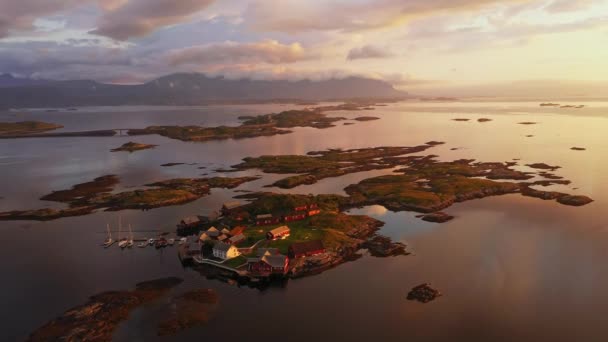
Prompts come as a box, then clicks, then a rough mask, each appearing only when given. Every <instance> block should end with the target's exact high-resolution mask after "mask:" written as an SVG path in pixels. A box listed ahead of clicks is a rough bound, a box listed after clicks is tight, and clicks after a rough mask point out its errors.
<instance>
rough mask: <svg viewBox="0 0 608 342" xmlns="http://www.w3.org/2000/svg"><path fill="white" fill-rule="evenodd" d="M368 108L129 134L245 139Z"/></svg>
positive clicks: (348, 106)
mask: <svg viewBox="0 0 608 342" xmlns="http://www.w3.org/2000/svg"><path fill="white" fill-rule="evenodd" d="M365 107H367V104H365V103H345V104H341V105H337V106H323V107H315V108H311V109H303V110H288V111H283V112H280V113H277V114H265V115H258V116H241V117H239V119H240V120H241V121H242V123H241V125H239V126H219V127H202V126H150V127H146V128H143V129H131V130H129V131H128V134H129V135H133V136H135V135H146V134H158V135H161V136H164V137H167V138H171V139H177V140H182V141H208V140H223V139H244V138H254V137H262V136H274V135H280V134H289V133H292V131H291V130H289V129H290V128H295V127H312V128H318V129H324V128H330V127H334V126H335V123H336V122H338V121H343V120H346V118H343V117H330V116H327V115H326V114H324V112H328V111H344V110H347V111H358V110H362V109H363V108H365Z"/></svg>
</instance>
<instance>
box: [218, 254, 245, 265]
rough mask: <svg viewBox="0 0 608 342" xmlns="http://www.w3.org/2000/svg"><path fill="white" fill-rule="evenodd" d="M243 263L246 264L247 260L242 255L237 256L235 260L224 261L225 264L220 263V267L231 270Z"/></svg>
mask: <svg viewBox="0 0 608 342" xmlns="http://www.w3.org/2000/svg"><path fill="white" fill-rule="evenodd" d="M245 263H247V258H246V257H244V256H243V255H239V256H238V257H236V258H232V259H229V260H226V261H225V262H223V263H222V265H224V266H228V267H232V268H237V267H239V266H242V265H243V264H245Z"/></svg>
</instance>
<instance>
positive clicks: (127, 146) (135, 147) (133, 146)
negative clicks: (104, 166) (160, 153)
mask: <svg viewBox="0 0 608 342" xmlns="http://www.w3.org/2000/svg"><path fill="white" fill-rule="evenodd" d="M156 146H157V145H148V144H140V143H136V142H133V141H129V142H127V143H124V144H122V146H120V147H117V148H114V149H112V150H110V151H111V152H122V151H124V152H135V151H141V150H148V149H151V148H155V147H156Z"/></svg>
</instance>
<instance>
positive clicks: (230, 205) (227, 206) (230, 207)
mask: <svg viewBox="0 0 608 342" xmlns="http://www.w3.org/2000/svg"><path fill="white" fill-rule="evenodd" d="M240 206H241V202H239V201H230V202H226V203H224V204H223V205H222V214H224V215H228V214H230V213H231V212H232V211H234V209H236V208H238V207H240Z"/></svg>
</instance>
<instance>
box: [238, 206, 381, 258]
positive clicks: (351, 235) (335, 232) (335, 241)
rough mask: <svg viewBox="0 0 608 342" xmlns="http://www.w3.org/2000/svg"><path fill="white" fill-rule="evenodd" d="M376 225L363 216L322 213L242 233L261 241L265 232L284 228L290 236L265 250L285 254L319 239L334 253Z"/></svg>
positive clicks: (373, 221) (370, 230)
mask: <svg viewBox="0 0 608 342" xmlns="http://www.w3.org/2000/svg"><path fill="white" fill-rule="evenodd" d="M380 224H381V223H380V222H379V221H377V220H374V219H372V218H370V217H367V216H355V215H347V214H344V213H340V212H327V211H324V212H322V213H321V214H319V215H316V216H312V217H309V218H307V219H305V220H302V221H294V222H288V223H282V224H278V225H272V226H263V227H251V228H249V229H246V230H245V232H244V234H245V236H247V237H248V238H251V239H254V240H262V239H265V238H266V233H267V232H269V231H271V230H273V229H275V228H277V227H280V226H282V225H287V226H288V227H289V229H290V235H289V236H288V237H287V238H285V239H279V240H273V241H268V242H267V243H266V245H265V247H272V248H278V249H279V251H280V252H281V253H282V254H287V252H288V249H289V246H290V245H291V244H293V243H295V242H305V241H313V240H321V241H323V245H324V246H325V248H327V249H328V250H333V251H336V250H338V249H340V248H341V247H344V246H345V245H349V244H354V243H356V242H357V240H358V238H363V237H367V236H369V235H371V234H372V233H373V232H374V231H375V230H376V229H377V227H379V226H380Z"/></svg>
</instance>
